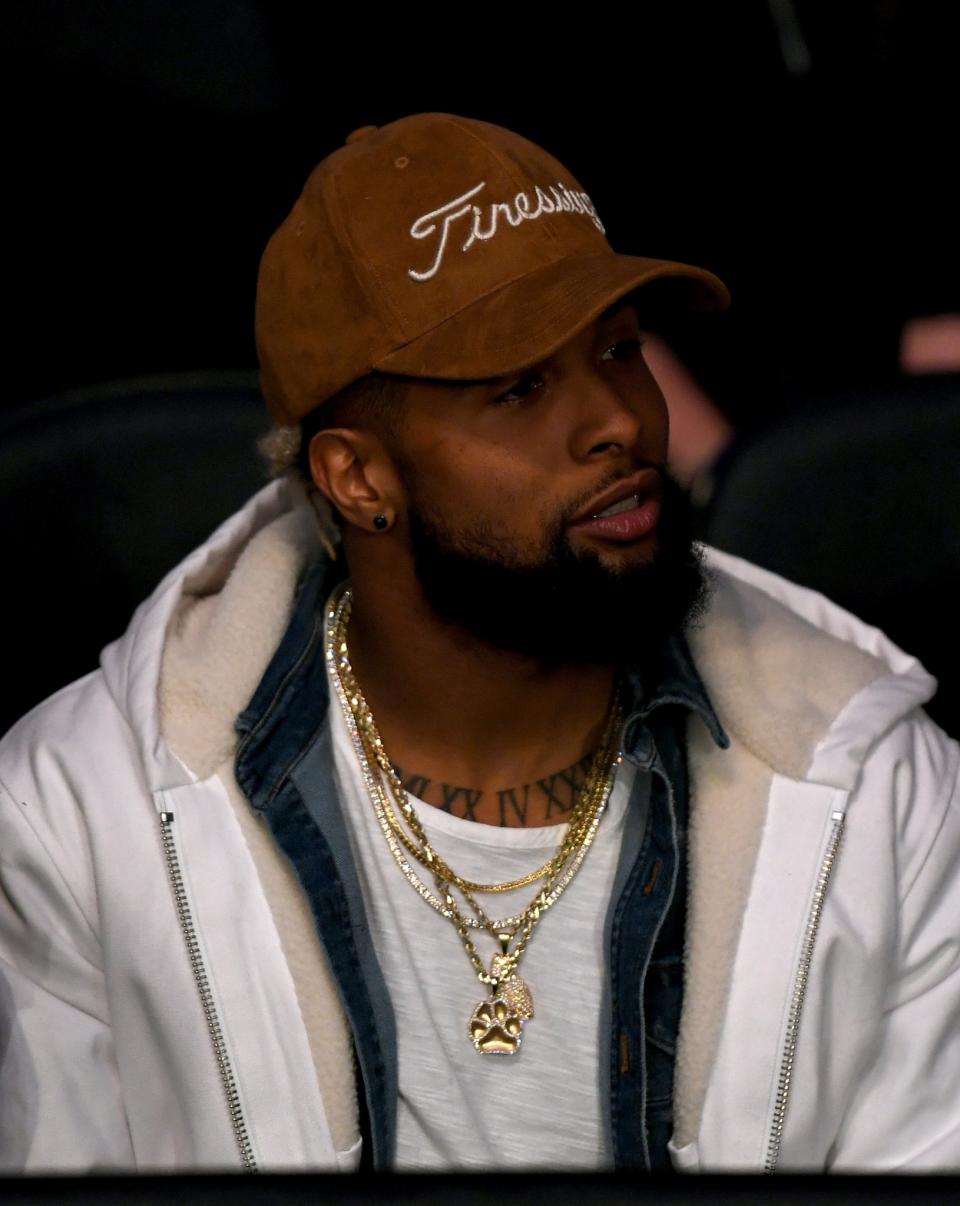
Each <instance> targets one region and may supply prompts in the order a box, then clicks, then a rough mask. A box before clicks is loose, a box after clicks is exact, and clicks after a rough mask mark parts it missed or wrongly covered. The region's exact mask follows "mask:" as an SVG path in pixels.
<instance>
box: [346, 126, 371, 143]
mask: <svg viewBox="0 0 960 1206" xmlns="http://www.w3.org/2000/svg"><path fill="white" fill-rule="evenodd" d="M378 128H379V127H378V126H361V127H360V128H359V129H358V130H354V131H353V133H352V134H348V135H347V139H346V142H345V143H344V146H349V145H350V143H351V142H359V141H360V139H361V138H366V137H367V135H368V134H373V133H375V132H376V130H377V129H378Z"/></svg>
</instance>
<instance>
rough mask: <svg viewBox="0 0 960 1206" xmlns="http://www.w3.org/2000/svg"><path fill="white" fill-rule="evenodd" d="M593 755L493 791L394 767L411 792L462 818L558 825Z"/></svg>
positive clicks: (565, 817) (569, 809)
mask: <svg viewBox="0 0 960 1206" xmlns="http://www.w3.org/2000/svg"><path fill="white" fill-rule="evenodd" d="M593 759H594V754H593V753H592V752H591V753H589V754H587V755H586V756H585V757H583V758H581V759H580V761H579V762H574V763H573V765H572V766H568V767H566V768H565V769H564V770H560V771H556V772H555V773H554V774H552V775H546V776H544V778H542V779H536V780H535V781H534V782H533V783H524V784H523V785H522V786H521V787H503V788H497V789H496V790H494V791H483V790H482V789H480V788H474V787H459V786H457V785H455V784H452V783H443V782H440V781H439V780H437V779H430V778H428V777H427V776H426V775H418V774H414V773H408V772H407V771H405V770H403V769H401V768H400V767H399V766H396V764H395V765H394V769H395V770H396V772H397V775H398V776H399V779H400V782H401V783H402V784H403V787H404V790H405V791H407V792H408V793H409V794H410V795H411V796H416V797H417V798H418V799H420V800H423V801H424V802H425V803H426V804H430V805H432V806H433V807H434V808H439V809H440V810H441V811H442V812H447V813H449V814H450V815H451V816H453V817H459V818H460V819H461V820H463V821H478V822H480V823H482V824H486V825H501V826H527V825H529V826H537V825H558V824H561V823H562V822H564V821H567V820H569V819H570V813H571V812H572V811H573V809H574V807H575V806H576V803H577V801H578V800H579V798H580V793H581V792H582V791H583V786H584V784H585V783H586V781H587V776H588V775H589V773H590V767H591V765H592V764H593Z"/></svg>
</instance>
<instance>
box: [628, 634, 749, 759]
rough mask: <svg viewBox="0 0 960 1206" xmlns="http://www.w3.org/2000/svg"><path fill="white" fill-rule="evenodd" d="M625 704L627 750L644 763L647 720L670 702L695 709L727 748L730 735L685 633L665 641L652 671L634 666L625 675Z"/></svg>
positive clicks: (631, 755)
mask: <svg viewBox="0 0 960 1206" xmlns="http://www.w3.org/2000/svg"><path fill="white" fill-rule="evenodd" d="M620 689H621V707H622V709H623V714H624V718H625V719H624V726H623V752H624V753H625V754H626V755H628V756H630V757H631V758H632V759H633V760H635V761H638V762H639V763H640V764H641V765H642V764H645V763H648V761H649V759H648V756H647V753H648V749H649V745H650V742H649V737H648V736H646V737H645V733H646V729H647V722H648V720H650V718H651V717H653V716H654V713H656V712H657V710H658V709H659V708H663V707H665V706H668V705H674V706H679V707H681V708H686V709H687V711H689V712H695V713H696V714H697V715H698V716H699V717H700V719H701V720H702V721H703V723H704V724H705V725H706V726H707V730H708V731H709V733H710V736H711V737H712V738H713V740H714V742H715V743H716V744H717V745H718V746H719V747H720V749H724V750H725V749H727V748H729V745H730V738H729V737H728V736H727V734H726V732H725V731H724V728H723V725H722V724H721V723H720V720H719V718H718V716H717V714H716V712H715V711H714V707H713V704H712V703H711V702H710V696H709V695H708V694H707V689H706V687H705V686H704V683H703V679H702V678H701V677H700V673H699V671H698V670H697V667H696V664H695V663H694V660H693V654H692V653H691V652H690V646H689V645H688V644H687V640H686V637H685V636H684V635H683V634H682V633H674V634H673V635H671V636H670V637H668V639H667V640H666V641H665V642H664V646H663V649H662V650H661V653H660V656H659V659H658V660H657V662H656V663H655V668H654V670H653V671H652V672H648V673H647V674H646V675H644V674H643V673H641V671H640V670H638V669H637V668H635V667H633V666H627V667H625V669H624V671H623V673H622V676H621V688H620Z"/></svg>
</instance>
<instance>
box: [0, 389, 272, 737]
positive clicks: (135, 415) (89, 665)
mask: <svg viewBox="0 0 960 1206" xmlns="http://www.w3.org/2000/svg"><path fill="white" fill-rule="evenodd" d="M268 426H269V420H268V418H267V416H266V411H265V409H264V404H263V401H262V400H261V397H260V393H259V389H258V386H257V380H256V376H255V374H252V373H227V374H224V373H221V374H213V373H201V374H191V375H176V376H169V377H163V378H151V379H147V380H140V381H128V382H118V383H115V384H113V385H110V386H105V387H104V386H101V387H98V388H96V389H91V390H83V391H77V392H74V393H71V394H67V395H62V396H59V397H56V398H51V399H48V400H45V401H41V402H31V403H29V404H27V405H24V406H21V407H19V408H16V409H14V410H10V411H8V412H7V413H6V414H4V415H3V417H2V418H0V515H2V517H3V528H2V530H3V537H2V540H3V564H4V567H5V573H4V579H5V590H4V599H5V616H4V624H3V628H2V634H3V635H2V640H3V645H4V648H3V655H4V656H3V664H4V667H5V673H4V689H3V692H2V694H0V732H3V731H5V730H6V729H7V728H8V727H9V725H10V724H12V723H13V721H14V720H16V719H17V718H18V717H19V716H20V715H21V714H22V713H23V712H25V711H27V710H28V709H29V708H30V707H32V706H33V705H34V704H35V703H37V702H39V701H40V700H41V699H43V698H44V697H45V696H47V695H49V694H50V693H51V692H52V691H54V690H56V689H57V688H58V687H60V686H63V685H64V684H65V683H68V682H70V681H71V680H73V679H74V678H77V677H78V676H79V675H81V674H85V673H86V672H87V671H88V670H92V669H94V668H95V667H96V665H97V660H98V654H99V651H100V649H101V648H102V647H103V646H104V645H105V644H107V643H108V642H109V641H111V640H112V639H113V638H115V637H117V636H119V635H120V634H121V633H122V632H123V630H124V629H125V627H126V625H127V622H128V620H129V618H130V615H131V613H132V612H133V610H134V609H135V607H136V606H137V605H138V604H139V603H140V602H141V601H142V600H143V599H144V598H146V596H147V595H149V594H150V592H151V591H152V590H153V588H154V587H155V586H156V584H157V583H158V582H159V581H160V579H161V578H162V577H163V576H164V574H166V573H167V571H168V570H170V569H171V568H172V567H173V566H174V565H176V564H177V562H178V561H179V560H181V559H182V558H183V557H184V556H185V555H186V554H187V553H189V552H190V550H191V549H192V548H194V547H195V546H196V545H197V544H199V543H201V542H202V541H203V540H204V539H206V537H207V536H209V534H210V533H211V532H212V531H213V530H214V528H215V527H216V526H217V525H218V524H219V523H220V522H221V521H222V520H223V519H225V518H226V517H227V516H228V515H230V514H231V513H232V512H233V511H235V510H236V509H237V508H238V507H239V506H241V505H242V504H243V502H244V501H245V500H246V499H247V498H248V497H249V496H250V495H251V494H252V493H254V491H256V490H257V489H259V488H260V487H261V486H263V485H264V484H265V483H266V480H267V478H266V474H265V470H264V468H263V463H262V461H261V459H260V456H259V454H258V452H257V450H256V447H255V441H256V439H257V437H258V436H259V435H261V434H263V432H264V431H265V430H266V429H267V427H268Z"/></svg>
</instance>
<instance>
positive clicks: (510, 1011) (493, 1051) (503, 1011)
mask: <svg viewBox="0 0 960 1206" xmlns="http://www.w3.org/2000/svg"><path fill="white" fill-rule="evenodd" d="M512 967H513V962H512V960H511V959H509V958H508V957H507V955H506V953H505V952H504V953H503V954H498V955H494V956H493V959H492V960H491V961H490V975H491V976H492V977H493V978H494V979H495V980H496V981H497V985H496V988H495V990H494V992H493V993H492V994H491V995H490V996H489V997H488V998H487V1000H486V1001H481V1002H480V1003H479V1004H478V1005H477V1007H476V1009H474V1011H473V1013H472V1015H471V1017H470V1027H469V1033H470V1038H471V1040H472V1041H473V1045H474V1047H475V1048H476V1049H477V1051H479V1052H480V1054H481V1055H516V1054H517V1052H518V1051H519V1050H520V1044H521V1042H522V1041H523V1025H524V1023H525V1022H527V1021H529V1020H530V1018H532V1017H533V994H532V993H531V992H530V989H529V988H528V987H527V986H526V984H524V982H523V981H522V980H521V979H520V977H519V976H518V975H517V973H516V972H515V971H512V970H511V969H512ZM504 973H506V977H505V978H504V979H501V978H500V977H501V976H502V975H503V974H504Z"/></svg>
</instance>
